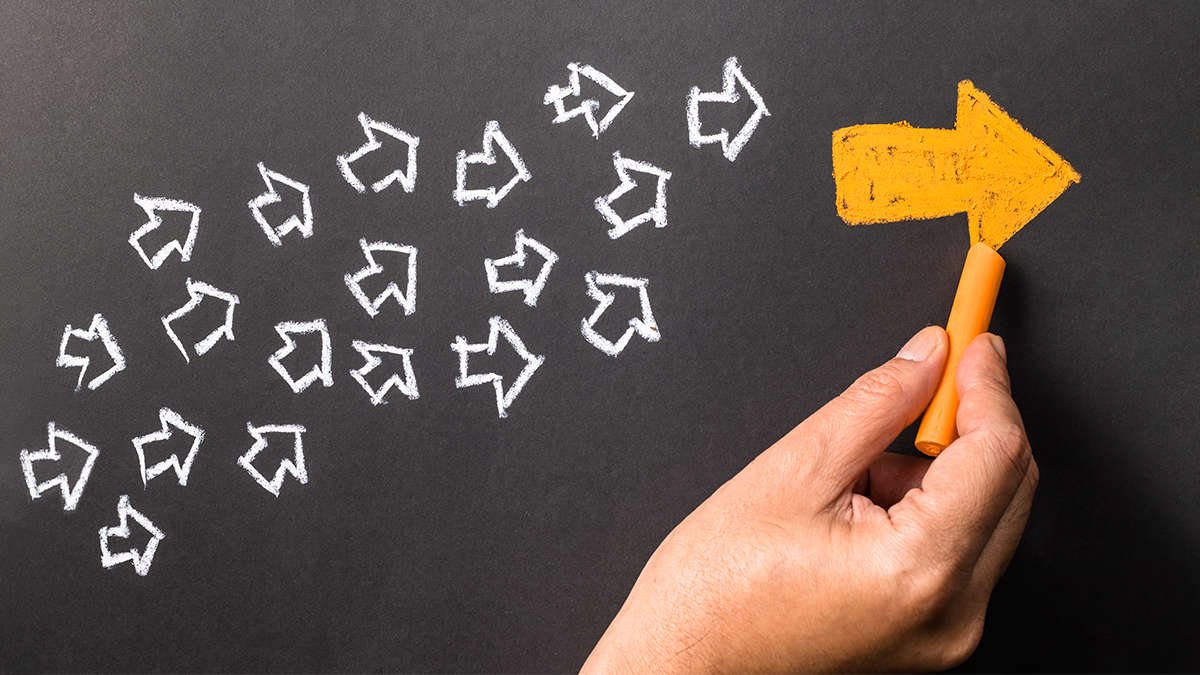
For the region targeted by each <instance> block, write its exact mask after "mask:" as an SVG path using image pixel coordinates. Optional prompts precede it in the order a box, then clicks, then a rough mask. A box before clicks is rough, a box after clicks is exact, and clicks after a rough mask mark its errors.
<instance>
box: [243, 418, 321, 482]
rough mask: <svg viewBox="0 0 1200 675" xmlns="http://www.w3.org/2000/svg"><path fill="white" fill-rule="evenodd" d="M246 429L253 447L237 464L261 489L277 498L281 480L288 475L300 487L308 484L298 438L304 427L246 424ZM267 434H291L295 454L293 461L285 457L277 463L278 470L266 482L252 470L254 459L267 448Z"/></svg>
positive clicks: (302, 449)
mask: <svg viewBox="0 0 1200 675" xmlns="http://www.w3.org/2000/svg"><path fill="white" fill-rule="evenodd" d="M246 429H248V430H249V431H250V435H251V436H253V437H254V445H252V446H250V449H249V450H247V451H246V454H244V455H242V456H241V457H238V460H237V462H238V464H239V465H240V466H241V467H242V468H243V469H245V470H246V471H248V472H249V473H250V476H251V477H252V478H253V479H254V480H255V481H256V482H258V484H259V485H261V486H263V489H265V490H266V491H267V492H270V493H271V494H273V495H275V496H276V497H278V496H279V489H280V488H282V487H283V479H284V477H285V476H286V475H287V474H289V473H290V474H292V475H293V476H295V478H296V480H298V481H300V484H301V485H304V484H306V483H308V473H307V472H306V471H305V470H304V445H303V441H302V440H301V437H300V436H301V434H303V433H304V432H305V428H304V427H302V426H300V425H299V424H268V425H264V426H261V427H256V426H254V425H253V424H252V423H250V422H247V423H246ZM267 434H292V437H293V441H292V443H293V447H294V449H295V452H296V454H295V459H287V458H286V457H285V458H284V459H282V460H280V461H279V468H277V469H275V474H274V475H273V476H272V477H271V479H270V480H267V477H266V476H264V475H263V474H262V473H260V472H259V470H258V469H256V468H254V458H255V457H257V456H258V453H260V452H262V451H263V449H265V448H266V447H267V438H266V435H267Z"/></svg>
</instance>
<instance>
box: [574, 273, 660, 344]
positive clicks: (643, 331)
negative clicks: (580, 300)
mask: <svg viewBox="0 0 1200 675" xmlns="http://www.w3.org/2000/svg"><path fill="white" fill-rule="evenodd" d="M584 279H585V280H586V281H587V286H588V295H589V296H590V297H591V298H592V299H593V300H595V301H596V302H597V303H599V304H597V305H596V311H594V312H592V315H591V316H590V317H588V318H586V319H584V320H583V321H582V322H581V326H580V327H581V329H582V330H583V337H585V338H587V341H588V342H590V343H592V345H593V346H595V347H596V349H599V350H600V351H602V352H604V353H605V354H608V355H609V356H612V357H615V356H616V355H617V354H620V353H621V350H623V349H625V345H627V344H629V340H630V338H632V337H633V334H634V333H637V334H638V335H640V336H642V337H643V338H645V340H646V341H647V342H658V340H659V338H660V337H661V336H660V335H659V332H658V324H656V323H655V322H654V314H653V313H652V312H651V311H650V296H649V295H647V293H646V285H647V284H648V283H649V282H648V281H647V280H645V279H633V278H630V277H623V276H621V275H619V274H601V273H599V272H588V273H587V274H586V275H584ZM601 286H621V287H625V288H636V289H637V290H638V295H639V297H640V298H641V301H642V316H641V317H635V318H632V319H630V320H629V328H627V329H626V330H625V332H624V333H623V334H622V335H621V337H619V338H617V340H616V342H613V341H612V340H609V339H608V338H606V337H604V336H603V335H601V334H600V333H598V332H596V329H595V325H596V322H597V321H598V320H599V319H600V315H602V314H604V310H606V309H608V308H609V307H610V306H611V305H612V304H613V301H614V300H616V297H617V296H616V294H615V293H605V292H604V291H602V290H600V287H601Z"/></svg>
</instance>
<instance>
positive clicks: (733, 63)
mask: <svg viewBox="0 0 1200 675" xmlns="http://www.w3.org/2000/svg"><path fill="white" fill-rule="evenodd" d="M738 82H740V83H741V85H742V88H743V89H745V90H746V94H747V95H748V96H749V97H750V100H751V101H753V102H754V113H753V114H751V115H750V118H749V119H747V120H746V123H745V124H743V125H742V129H741V131H738V132H737V135H736V136H734V137H733V140H730V139H729V132H728V131H726V130H724V129H721V130H720V131H718V132H717V133H715V134H702V133H700V103H702V102H712V103H736V102H737V101H738V100H740V99H741V95H740V94H738V91H737V84H736V83H738ZM722 84H723V86H722V89H721V91H707V92H703V93H701V91H700V87H692V91H691V92H689V93H688V97H687V125H688V142H689V143H691V144H692V147H694V148H698V147H700V146H701V145H705V144H708V143H720V144H721V152H722V153H724V155H725V159H728V160H729V161H731V162H732V161H733V160H735V159H737V156H738V153H739V152H741V151H742V147H743V146H744V145H746V141H748V140H750V135H751V134H753V133H754V129H755V128H757V127H758V123H759V122H760V121H761V120H762V118H764V117H770V115H771V113H770V111H768V110H767V104H766V103H764V102H763V99H762V96H759V95H758V91H757V90H756V89H755V88H754V85H752V84H750V80H747V79H746V76H745V75H743V74H742V67H741V66H740V65H738V62H737V58H736V57H733V56H731V57H729V60H728V61H726V62H725V70H724V73H723V75H722Z"/></svg>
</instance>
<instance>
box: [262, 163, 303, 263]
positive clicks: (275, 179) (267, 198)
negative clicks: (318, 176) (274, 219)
mask: <svg viewBox="0 0 1200 675" xmlns="http://www.w3.org/2000/svg"><path fill="white" fill-rule="evenodd" d="M258 172H259V173H260V174H262V179H263V182H264V183H266V184H267V191H266V192H264V193H262V194H261V195H259V196H257V197H255V198H254V199H251V200H250V205H249V206H250V213H252V214H254V220H256V221H258V224H259V225H260V226H261V227H262V230H263V232H264V233H265V234H266V235H267V239H268V240H270V242H271V245H272V246H282V245H283V241H282V240H281V239H280V238H281V237H283V236H284V235H285V234H287V233H288V232H291V231H293V230H297V231H299V232H300V236H302V237H304V238H305V239H308V238H309V237H311V236H312V233H313V214H312V200H310V199H309V196H308V186H307V185H305V184H304V183H301V182H299V181H295V180H292V179H291V178H288V177H287V176H285V175H283V174H281V173H279V172H278V171H272V170H270V169H268V168H267V167H266V165H265V164H263V163H262V162H259V163H258ZM275 183H283V184H284V185H286V186H288V187H290V188H292V189H293V190H295V191H296V192H299V193H300V198H301V200H302V202H301V212H300V213H299V214H295V213H293V214H292V215H290V216H288V218H287V220H285V221H283V223H282V224H280V225H279V226H278V227H274V226H272V225H271V223H269V222H267V218H266V216H264V215H263V212H262V210H263V207H264V206H267V205H269V204H277V203H279V202H281V201H283V197H281V196H280V195H279V191H278V190H276V189H275Z"/></svg>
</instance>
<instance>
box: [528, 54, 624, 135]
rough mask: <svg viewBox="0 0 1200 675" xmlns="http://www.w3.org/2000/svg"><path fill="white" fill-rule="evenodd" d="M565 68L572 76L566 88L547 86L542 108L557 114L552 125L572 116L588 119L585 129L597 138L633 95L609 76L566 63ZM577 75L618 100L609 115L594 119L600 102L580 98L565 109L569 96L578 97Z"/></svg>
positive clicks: (554, 85)
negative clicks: (589, 130)
mask: <svg viewBox="0 0 1200 675" xmlns="http://www.w3.org/2000/svg"><path fill="white" fill-rule="evenodd" d="M567 69H568V70H570V71H571V74H570V75H569V76H568V77H567V86H565V87H560V86H558V85H557V84H552V85H550V89H549V91H547V92H546V96H545V97H544V98H543V99H542V104H543V105H550V104H553V105H554V110H555V112H557V113H558V114H557V115H556V116H555V117H554V119H553V120H551V123H553V124H560V123H562V122H566V121H567V120H569V119H571V118H573V117H577V116H579V115H582V116H583V118H584V119H585V120H587V123H588V126H589V127H591V128H592V136H593V137H595V138H600V134H602V133H604V130H605V129H607V128H608V125H610V124H612V122H613V120H614V119H616V117H617V115H619V114H621V110H623V109H624V108H625V105H626V104H628V103H629V100H630V99H632V98H633V92H632V91H626V90H625V88H624V87H622V86H621V85H619V84H617V83H616V82H614V81H613V79H612V78H611V77H609V76H607V75H605V74H604V73H602V72H600V71H599V70H596V69H595V68H593V67H591V66H588V65H583V66H581V65H579V64H578V63H569V64H567ZM580 76H582V77H586V78H587V79H589V80H591V81H592V82H595V83H596V84H598V85H600V86H601V87H603V88H604V89H606V90H607V91H608V92H609V93H610V94H612V95H613V96H616V97H617V98H619V99H620V100H619V101H617V102H616V103H614V104H613V105H612V107H610V108H609V109H608V112H606V113H605V114H604V117H602V118H600V120H599V121H597V120H596V113H597V112H598V111H599V110H600V101H598V100H596V99H594V98H588V99H583V100H581V101H580V102H579V105H577V106H575V107H574V108H571V109H567V107H566V104H565V100H566V99H567V98H568V97H570V96H579V95H580V89H579V78H580Z"/></svg>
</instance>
